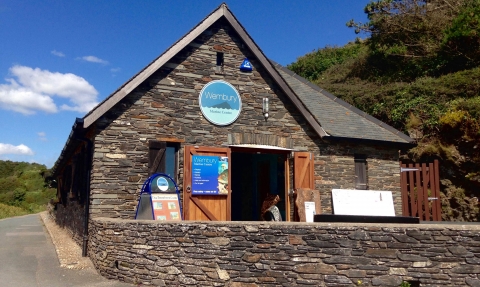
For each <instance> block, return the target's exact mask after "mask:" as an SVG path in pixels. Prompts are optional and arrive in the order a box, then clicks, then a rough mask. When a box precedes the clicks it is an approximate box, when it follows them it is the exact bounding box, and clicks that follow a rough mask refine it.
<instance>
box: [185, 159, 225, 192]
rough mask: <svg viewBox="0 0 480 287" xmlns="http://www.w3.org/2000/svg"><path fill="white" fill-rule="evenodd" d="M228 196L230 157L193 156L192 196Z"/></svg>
mask: <svg viewBox="0 0 480 287" xmlns="http://www.w3.org/2000/svg"><path fill="white" fill-rule="evenodd" d="M226 194H228V157H225V156H213V155H193V156H192V195H226Z"/></svg>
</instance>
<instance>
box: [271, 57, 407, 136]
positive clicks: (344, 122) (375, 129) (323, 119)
mask: <svg viewBox="0 0 480 287" xmlns="http://www.w3.org/2000/svg"><path fill="white" fill-rule="evenodd" d="M271 62H272V64H273V65H274V68H275V69H276V70H277V72H278V73H279V74H280V76H281V77H282V78H283V80H285V82H286V83H287V84H288V86H289V87H290V88H291V89H292V91H293V92H294V93H295V94H296V95H297V97H298V98H299V99H300V100H301V101H302V103H303V104H304V105H305V107H306V109H307V110H308V111H309V112H310V113H311V114H312V116H313V117H314V118H315V120H316V121H317V122H318V123H319V124H320V125H321V126H322V128H323V129H324V130H325V132H326V133H327V135H326V136H325V137H327V138H328V137H329V136H330V137H336V138H348V139H364V140H375V141H386V142H394V143H412V142H413V139H412V138H410V137H408V136H407V135H405V134H403V133H402V132H400V131H398V130H396V129H395V128H393V127H391V126H389V125H387V124H385V123H384V122H382V121H380V120H378V119H376V118H374V117H372V116H370V115H368V114H367V113H365V112H363V111H361V110H359V109H357V108H355V107H354V106H352V105H350V104H348V103H347V102H345V101H343V100H341V99H340V98H337V97H336V96H334V95H332V94H330V93H329V92H327V91H325V90H323V89H322V88H320V87H319V86H317V85H315V84H312V83H311V82H309V81H308V80H306V79H304V78H302V77H300V76H299V75H297V74H295V73H293V72H292V71H290V70H288V69H287V68H285V67H283V66H281V65H279V64H277V63H274V62H273V61H271Z"/></svg>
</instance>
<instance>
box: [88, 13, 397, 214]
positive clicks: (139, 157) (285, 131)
mask: <svg viewBox="0 0 480 287" xmlns="http://www.w3.org/2000/svg"><path fill="white" fill-rule="evenodd" d="M217 51H222V52H224V59H225V65H224V70H223V72H222V73H215V66H216V53H217ZM245 57H248V58H249V60H250V61H251V62H252V64H253V66H254V71H253V72H252V73H243V72H241V71H239V65H240V63H241V62H242V61H243V59H244V58H245ZM216 79H223V80H226V81H228V82H229V83H231V84H232V85H234V86H235V87H236V89H237V90H238V91H239V93H240V95H241V98H242V111H241V114H240V116H239V118H238V119H237V120H236V122H235V123H233V124H231V125H229V126H226V127H220V126H215V125H213V124H211V123H210V122H208V121H207V120H206V119H205V118H204V117H203V116H202V114H201V112H200V109H199V106H198V95H199V92H200V90H201V89H202V87H203V86H204V85H205V84H206V83H208V82H210V81H212V80H216ZM264 97H269V99H270V113H269V114H270V118H269V119H268V121H265V120H264V118H263V114H262V99H263V98H264ZM96 128H97V131H96V135H95V136H94V138H93V141H94V156H93V170H92V179H91V192H92V195H91V198H92V201H91V209H90V210H91V214H92V216H93V217H96V216H102V217H119V218H126V219H128V218H130V219H131V218H133V217H134V215H135V208H136V204H137V201H136V200H137V198H138V194H139V191H140V189H141V186H142V184H143V182H144V181H145V179H146V178H147V174H148V142H149V141H151V140H166V141H172V140H173V141H178V142H181V146H182V147H183V146H185V145H198V146H211V147H221V146H225V145H226V144H227V143H228V134H231V133H255V134H265V135H275V136H277V137H279V138H287V139H290V140H291V141H292V142H293V147H294V148H295V149H296V150H303V151H309V152H312V153H314V156H315V162H316V164H315V179H316V181H315V184H316V189H318V190H319V191H320V192H321V197H322V210H323V212H325V213H331V212H332V208H331V198H330V197H331V196H330V190H331V189H332V188H354V162H353V154H354V153H363V154H367V155H368V157H369V158H368V175H369V185H370V189H379V190H392V191H393V192H394V195H395V203H396V210H397V214H400V212H401V202H400V196H399V191H400V189H399V182H400V180H399V179H400V178H399V165H398V163H397V160H398V153H397V151H396V150H395V149H392V148H385V147H382V146H366V145H359V144H328V143H326V142H324V141H322V140H321V139H320V138H319V137H318V135H317V134H316V133H315V132H314V131H313V130H312V129H311V128H310V126H309V125H308V124H307V123H306V122H305V120H304V119H303V117H302V116H301V115H300V113H299V112H298V111H297V110H296V108H295V107H294V106H293V104H292V103H291V102H290V100H289V99H288V98H287V97H286V96H285V95H284V94H283V93H282V92H281V91H280V89H279V88H278V87H277V86H276V85H275V84H274V83H273V82H272V80H271V79H270V77H269V75H268V74H267V72H266V71H264V70H263V69H262V68H261V67H260V64H259V62H258V61H257V60H256V59H255V58H254V57H253V55H252V53H251V52H250V51H249V50H248V49H247V48H246V46H244V45H243V43H242V42H241V40H240V39H239V37H238V36H237V35H236V34H235V32H233V29H232V28H231V27H230V26H229V25H228V24H226V22H222V21H219V22H217V23H215V24H214V25H212V26H211V27H210V28H209V29H207V30H206V31H205V32H204V33H203V34H201V35H200V36H199V37H198V38H197V39H196V40H195V41H194V42H192V43H191V44H189V45H188V46H187V47H186V48H185V49H183V50H182V51H181V52H179V54H177V55H176V56H175V57H174V58H172V59H171V60H170V61H169V62H168V63H167V64H165V65H164V66H163V67H162V68H161V69H159V70H158V71H157V72H156V73H154V74H153V75H152V76H151V77H150V78H149V79H147V80H146V81H145V82H144V83H143V84H142V85H140V86H139V87H138V88H137V89H135V90H134V91H133V92H132V93H131V94H129V95H128V96H127V97H126V98H125V99H123V100H122V101H121V102H120V103H118V104H117V105H116V106H115V107H113V108H112V109H111V110H110V111H109V112H107V113H106V114H105V115H104V116H103V117H101V118H100V119H99V120H98V121H97V122H96ZM179 156H180V160H179V163H180V167H179V173H178V175H177V178H178V183H179V187H180V188H181V189H182V188H183V185H182V179H183V148H181V149H180V152H179ZM291 182H293V181H291Z"/></svg>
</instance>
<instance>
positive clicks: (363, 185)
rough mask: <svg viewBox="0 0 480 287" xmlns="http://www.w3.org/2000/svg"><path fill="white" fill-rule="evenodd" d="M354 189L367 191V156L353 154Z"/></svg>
mask: <svg viewBox="0 0 480 287" xmlns="http://www.w3.org/2000/svg"><path fill="white" fill-rule="evenodd" d="M354 161H355V189H361V190H366V189H368V176H367V156H366V155H364V154H355V155H354Z"/></svg>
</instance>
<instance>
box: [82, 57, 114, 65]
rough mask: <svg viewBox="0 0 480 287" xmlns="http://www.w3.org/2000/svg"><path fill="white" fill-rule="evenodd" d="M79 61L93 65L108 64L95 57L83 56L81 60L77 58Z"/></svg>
mask: <svg viewBox="0 0 480 287" xmlns="http://www.w3.org/2000/svg"><path fill="white" fill-rule="evenodd" d="M77 59H79V60H84V61H86V62H91V63H99V64H104V65H106V64H108V61H105V60H102V59H100V58H97V57H95V56H83V57H81V58H77Z"/></svg>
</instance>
